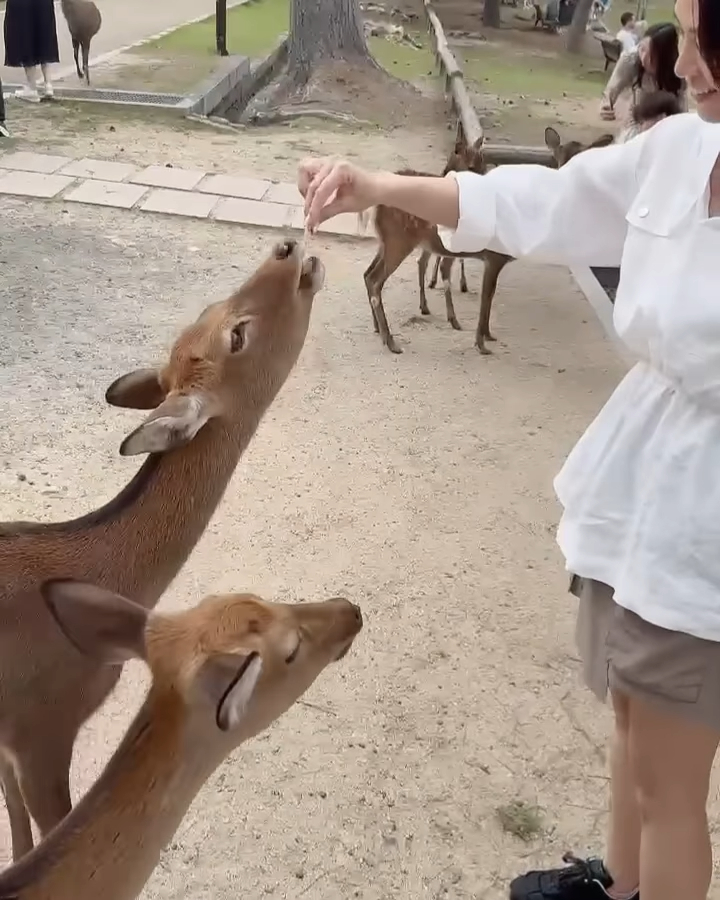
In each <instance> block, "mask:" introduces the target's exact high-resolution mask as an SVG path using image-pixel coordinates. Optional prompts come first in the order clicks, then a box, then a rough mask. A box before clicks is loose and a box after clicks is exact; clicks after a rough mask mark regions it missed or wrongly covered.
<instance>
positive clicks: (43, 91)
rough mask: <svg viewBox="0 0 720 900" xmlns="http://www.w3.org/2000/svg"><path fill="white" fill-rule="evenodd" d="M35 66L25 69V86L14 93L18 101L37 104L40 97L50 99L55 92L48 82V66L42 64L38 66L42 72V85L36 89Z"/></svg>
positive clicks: (50, 82) (49, 81)
mask: <svg viewBox="0 0 720 900" xmlns="http://www.w3.org/2000/svg"><path fill="white" fill-rule="evenodd" d="M37 69H38V67H37V66H28V67H26V69H25V77H26V78H27V84H26V85H25V86H24V87H21V88H20V90H19V91H16V92H15V96H16V97H17V98H18V99H19V100H26V101H28V102H29V103H39V102H40V100H41V99H42V97H47V98H52V97H54V96H55V91H54V89H53V86H52V81H51V80H50V66H49V65H46V64H45V63H43V64H42V65H41V66H40V69H41V71H42V77H43V80H42V84H41V85H40V87H39V88H38V77H37Z"/></svg>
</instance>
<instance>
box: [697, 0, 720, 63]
mask: <svg viewBox="0 0 720 900" xmlns="http://www.w3.org/2000/svg"><path fill="white" fill-rule="evenodd" d="M697 34H698V46H699V47H700V52H701V53H702V55H703V59H704V60H705V62H706V63H707V64H708V66H709V67H710V71H711V72H712V73H713V76H714V77H715V79H716V80H720V3H718V2H717V0H699V3H698V22H697Z"/></svg>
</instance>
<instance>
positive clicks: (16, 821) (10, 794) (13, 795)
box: [0, 755, 33, 862]
mask: <svg viewBox="0 0 720 900" xmlns="http://www.w3.org/2000/svg"><path fill="white" fill-rule="evenodd" d="M0 786H2V793H3V797H4V798H5V806H6V808H7V813H8V818H9V819H10V837H11V840H12V857H13V862H17V861H18V860H19V859H20V857H21V856H25V854H26V853H29V852H30V851H31V850H32V848H33V833H32V826H31V825H30V816H29V815H28V811H27V807H26V806H25V801H24V800H23V795H22V792H21V790H20V785H19V784H18V780H17V778H16V776H15V769H14V767H13V764H12V762H11V761H10V760H9V759H6V758H5V757H4V756H1V755H0Z"/></svg>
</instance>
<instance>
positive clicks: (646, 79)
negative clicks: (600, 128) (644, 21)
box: [600, 22, 687, 124]
mask: <svg viewBox="0 0 720 900" xmlns="http://www.w3.org/2000/svg"><path fill="white" fill-rule="evenodd" d="M678 41H679V38H678V30H677V28H676V27H675V25H674V24H673V23H672V22H658V23H656V24H655V25H651V26H650V27H649V28H648V29H647V31H646V32H645V34H644V36H643V38H642V40H641V41H640V42H639V43H638V44H637V46H636V47H634V48H633V49H631V50H628V51H626V52H624V53H622V54H621V55H620V59H619V60H618V61H617V63H616V64H615V68H614V69H613V73H612V75H611V76H610V80H609V81H608V83H607V87H606V88H605V91H604V92H603V98H602V104H601V106H600V116H601V118H602V119H604V120H605V121H614V120H615V119H617V118H618V116H617V112H616V109H615V106H616V104H617V101H618V100H619V99H620V98H621V97H625V98H626V99H627V100H628V103H627V109H626V111H625V114H624V115H621V116H620V118H621V120H623V123H624V124H630V122H629V119H630V116H629V113H630V110H631V109H632V107H633V106H634V105H635V104H636V103H637V102H638V100H640V99H641V97H642V95H643V94H645V93H652V92H654V91H667V93H669V94H674V95H675V96H676V97H677V98H678V100H679V101H680V104H681V106H682V108H683V110H686V109H687V92H686V87H685V84H684V82H683V80H682V78H679V77H678V75H677V74H676V73H675V64H676V63H677V59H678ZM624 120H627V121H624Z"/></svg>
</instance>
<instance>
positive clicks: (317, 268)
mask: <svg viewBox="0 0 720 900" xmlns="http://www.w3.org/2000/svg"><path fill="white" fill-rule="evenodd" d="M324 284H325V266H324V265H323V264H322V262H321V260H320V259H319V258H318V257H317V256H307V257H305V259H304V260H303V264H302V269H301V270H300V287H301V288H310V289H311V290H312V292H313V293H317V292H318V291H319V290H320V289H321V288H322V286H323V285H324Z"/></svg>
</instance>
